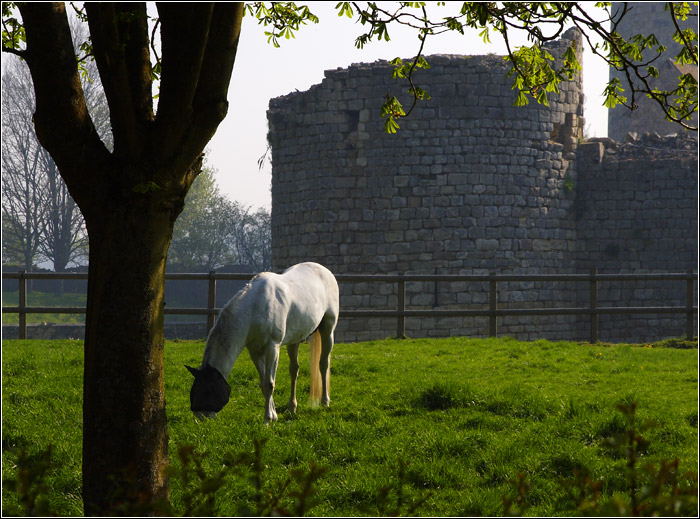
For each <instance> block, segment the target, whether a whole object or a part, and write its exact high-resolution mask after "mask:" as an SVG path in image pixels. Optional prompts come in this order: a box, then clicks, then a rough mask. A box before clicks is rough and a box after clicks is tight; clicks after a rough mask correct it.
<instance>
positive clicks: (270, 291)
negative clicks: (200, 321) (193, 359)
mask: <svg viewBox="0 0 700 519" xmlns="http://www.w3.org/2000/svg"><path fill="white" fill-rule="evenodd" d="M338 310H339V303H338V283H337V282H336V280H335V277H334V276H333V274H332V273H331V272H330V271H329V270H328V269H327V268H325V267H323V266H321V265H319V264H317V263H299V264H298V265H294V266H292V267H290V268H288V269H287V270H285V271H284V272H283V273H282V274H274V273H272V272H262V273H260V274H258V275H257V276H255V277H254V278H253V279H251V280H250V282H248V284H247V285H246V286H245V287H244V288H243V289H242V290H241V291H240V292H238V293H237V294H236V295H235V296H233V298H231V300H230V301H229V302H228V303H226V306H224V308H223V309H222V310H221V312H220V313H219V316H218V318H217V320H216V324H215V325H214V328H212V329H211V331H210V332H209V336H208V337H207V344H206V347H205V349H204V358H203V360H202V365H201V367H200V368H199V369H197V368H192V367H190V366H186V367H187V369H188V370H190V373H192V374H193V375H194V383H193V384H192V389H191V390H190V407H191V409H192V411H193V412H194V413H195V415H197V416H202V415H206V416H216V413H217V412H219V411H220V410H221V409H222V408H223V407H224V405H226V403H227V402H228V399H229V395H230V393H231V388H230V386H229V385H228V383H227V382H226V379H227V378H228V375H229V373H231V369H233V364H234V363H235V362H236V359H237V358H238V355H240V353H241V351H243V348H248V352H249V353H250V357H251V359H253V363H254V364H255V367H256V368H257V369H258V373H259V374H260V388H261V389H262V392H263V396H264V397H265V423H269V422H270V421H273V420H277V413H276V412H275V403H274V401H273V399H272V392H273V390H274V388H275V375H276V373H277V363H278V361H279V354H280V346H281V345H283V344H286V345H287V352H288V354H289V374H290V376H291V378H292V391H291V396H290V397H289V410H290V411H291V412H292V413H294V412H296V409H297V400H296V382H297V375H298V374H299V362H298V353H299V343H300V342H301V341H303V340H304V339H306V338H307V337H308V336H309V335H312V334H313V335H312V337H311V341H310V343H311V344H310V346H311V353H310V358H311V399H312V401H313V402H315V403H317V402H318V400H319V397H320V401H321V404H322V405H324V406H328V404H329V402H330V356H331V350H332V349H333V332H334V331H335V326H336V324H337V323H338Z"/></svg>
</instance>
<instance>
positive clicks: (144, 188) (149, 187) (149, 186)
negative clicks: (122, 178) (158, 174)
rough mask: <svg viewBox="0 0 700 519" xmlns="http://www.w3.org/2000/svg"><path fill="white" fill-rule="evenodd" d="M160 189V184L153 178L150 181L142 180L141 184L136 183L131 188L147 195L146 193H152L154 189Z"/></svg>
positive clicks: (135, 191)
mask: <svg viewBox="0 0 700 519" xmlns="http://www.w3.org/2000/svg"><path fill="white" fill-rule="evenodd" d="M159 189H160V186H159V185H158V184H156V183H155V182H153V181H152V180H151V181H149V182H141V183H140V184H136V185H135V186H134V187H132V188H131V190H132V191H133V192H134V193H141V194H142V195H145V194H146V193H151V192H153V191H158V190H159Z"/></svg>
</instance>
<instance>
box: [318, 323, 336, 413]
mask: <svg viewBox="0 0 700 519" xmlns="http://www.w3.org/2000/svg"><path fill="white" fill-rule="evenodd" d="M328 328H329V329H326V330H321V329H319V331H320V332H321V341H322V347H321V359H320V362H319V368H320V370H321V405H323V406H325V407H327V406H328V405H329V404H330V402H331V396H330V394H331V391H330V390H331V371H330V369H329V366H330V362H331V350H333V328H332V327H328Z"/></svg>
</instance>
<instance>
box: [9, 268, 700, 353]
mask: <svg viewBox="0 0 700 519" xmlns="http://www.w3.org/2000/svg"><path fill="white" fill-rule="evenodd" d="M254 275H255V274H235V273H217V272H216V271H211V272H209V273H177V274H175V273H170V274H166V275H165V279H166V280H192V281H205V280H206V281H207V282H208V284H209V289H208V298H207V308H170V307H166V308H165V313H166V314H171V315H172V314H175V315H206V316H207V330H210V329H211V328H212V327H213V326H214V319H215V317H216V315H217V314H218V312H219V311H220V310H221V308H217V307H216V306H215V301H216V282H217V280H222V281H223V280H228V281H247V280H249V279H251V278H252V277H253V276H254ZM2 278H3V279H17V280H18V286H19V289H18V295H19V300H18V306H9V307H6V306H3V307H2V312H3V313H17V314H19V338H20V339H26V337H27V314H32V313H54V314H84V313H85V308H82V307H55V306H27V280H29V279H57V280H58V279H72V280H85V279H87V278H88V276H87V274H82V273H56V272H24V271H21V272H3V273H2ZM336 279H337V280H338V282H339V283H341V284H342V283H393V284H395V285H396V290H397V307H396V309H395V310H342V311H341V317H365V318H366V317H387V318H393V317H395V318H396V319H397V322H396V335H397V336H399V337H403V336H405V335H406V318H408V317H488V318H489V336H490V337H496V336H497V335H498V318H499V317H506V316H519V315H549V316H556V315H588V316H589V319H590V341H591V342H597V341H598V317H599V316H600V315H619V314H685V316H686V319H685V321H686V326H685V335H686V338H688V339H692V338H693V336H694V328H693V316H694V315H695V314H697V313H698V307H697V306H693V302H694V298H695V289H694V285H693V282H694V281H697V280H698V274H697V273H696V272H692V271H689V272H686V273H658V274H646V273H645V274H599V273H598V272H597V270H596V269H591V271H590V272H589V273H588V274H534V275H518V274H486V275H461V274H456V275H450V274H394V275H390V274H376V275H357V274H339V275H337V276H336ZM416 281H424V282H425V281H427V282H441V281H442V282H488V283H489V303H488V308H487V309H478V310H475V309H432V310H410V309H407V308H406V283H409V282H416ZM535 281H538V282H581V283H588V293H589V297H588V306H587V307H573V308H561V307H560V308H498V294H499V287H498V284H499V283H505V282H535ZM601 281H678V282H685V287H686V290H685V295H686V297H685V305H684V306H642V307H617V306H599V305H598V302H599V301H598V284H599V283H600V282H601Z"/></svg>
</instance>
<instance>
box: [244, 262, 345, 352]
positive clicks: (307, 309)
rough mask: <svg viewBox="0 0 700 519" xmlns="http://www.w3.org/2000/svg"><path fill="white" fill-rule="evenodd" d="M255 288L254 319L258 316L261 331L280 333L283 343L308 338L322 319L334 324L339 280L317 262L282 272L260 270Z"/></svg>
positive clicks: (280, 340)
mask: <svg viewBox="0 0 700 519" xmlns="http://www.w3.org/2000/svg"><path fill="white" fill-rule="evenodd" d="M252 288H253V290H251V294H250V296H251V299H254V300H255V308H254V309H253V312H252V314H253V316H254V320H257V319H255V317H258V318H259V322H258V328H259V332H263V330H265V331H264V332H263V333H266V334H270V335H272V336H276V335H279V342H282V343H283V344H289V343H293V342H299V341H301V340H303V339H305V338H306V337H307V336H308V335H310V334H311V333H312V332H314V331H315V330H316V328H317V327H318V326H319V325H320V324H321V322H325V323H328V325H330V327H331V329H334V328H335V325H336V323H337V321H338V312H339V291H338V283H337V281H336V279H335V276H333V274H332V273H331V272H330V270H328V269H327V268H326V267H324V266H322V265H319V264H318V263H311V262H307V263H299V264H297V265H294V266H292V267H290V268H288V269H287V270H285V271H284V272H283V273H282V274H274V273H271V272H264V273H261V274H259V275H258V276H256V278H255V280H254V282H253V287H252Z"/></svg>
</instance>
